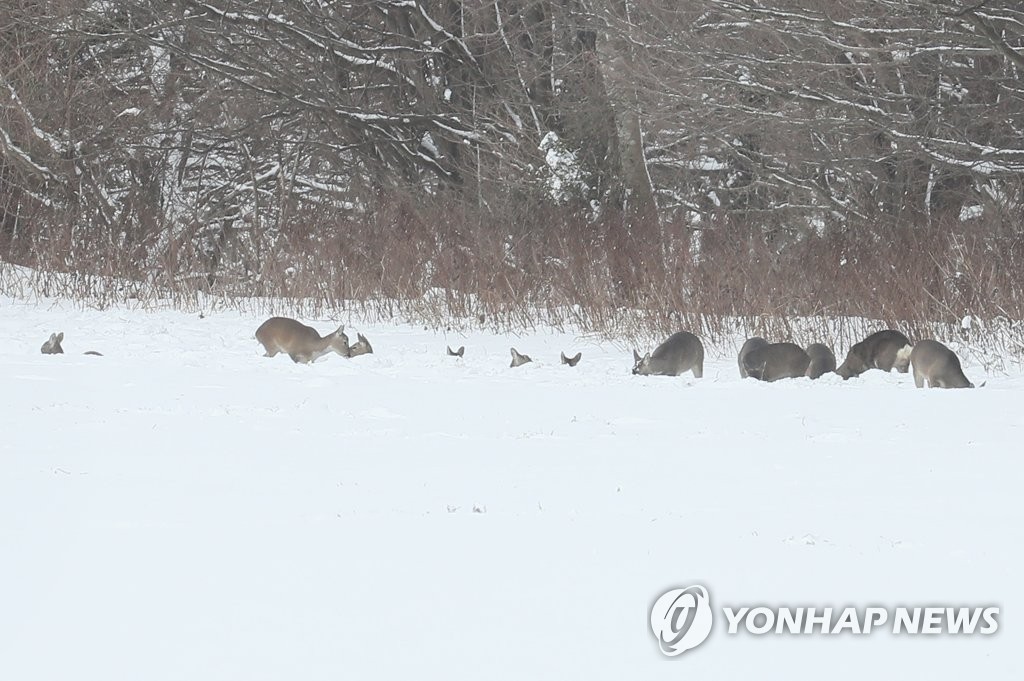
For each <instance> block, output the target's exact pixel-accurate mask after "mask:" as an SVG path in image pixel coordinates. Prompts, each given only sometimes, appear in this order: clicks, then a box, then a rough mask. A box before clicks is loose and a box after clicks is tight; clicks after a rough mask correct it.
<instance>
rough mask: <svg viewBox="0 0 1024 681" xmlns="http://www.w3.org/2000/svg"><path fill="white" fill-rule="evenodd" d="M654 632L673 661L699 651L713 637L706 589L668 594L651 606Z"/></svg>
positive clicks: (659, 643) (678, 590)
mask: <svg viewBox="0 0 1024 681" xmlns="http://www.w3.org/2000/svg"><path fill="white" fill-rule="evenodd" d="M651 631H652V632H654V637H655V638H657V639H658V648H659V649H660V650H661V652H662V653H664V654H665V655H668V656H669V657H675V656H676V655H681V654H683V653H685V652H686V651H687V650H692V649H693V648H696V647H697V646H699V645H700V644H701V643H703V642H704V640H705V639H707V637H708V635H709V634H710V633H711V599H710V597H709V596H708V590H707V589H705V588H704V587H703V586H699V585H695V586H688V587H686V588H685V589H671V590H670V591H666V592H665V593H663V594H662V595H661V596H659V597H658V600H656V601H655V602H654V605H652V606H651Z"/></svg>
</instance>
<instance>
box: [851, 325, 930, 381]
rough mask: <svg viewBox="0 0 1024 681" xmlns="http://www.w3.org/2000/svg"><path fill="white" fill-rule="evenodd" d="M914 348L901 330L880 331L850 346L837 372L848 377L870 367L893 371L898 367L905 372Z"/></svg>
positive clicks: (859, 373) (861, 372) (857, 374)
mask: <svg viewBox="0 0 1024 681" xmlns="http://www.w3.org/2000/svg"><path fill="white" fill-rule="evenodd" d="M912 349H913V346H911V345H910V341H909V340H907V337H906V336H904V335H903V334H902V333H900V332H899V331H893V330H891V329H888V330H885V331H878V332H876V333H873V334H871V335H870V336H868V337H867V338H865V339H864V340H862V341H861V342H860V343H857V344H856V345H854V346H853V347H852V348H850V352H849V353H847V355H846V360H845V361H844V362H843V363H842V364H841V365H839V368H838V369H836V373H837V374H839V375H840V376H842V377H843V378H844V379H847V378H853V377H854V376H860V375H861V374H863V373H864V372H865V371H867V370H868V369H881V370H882V371H892V368H893V367H896V370H897V371H899V372H900V373H901V374H905V373H907V369H908V368H909V367H910V351H911V350H912Z"/></svg>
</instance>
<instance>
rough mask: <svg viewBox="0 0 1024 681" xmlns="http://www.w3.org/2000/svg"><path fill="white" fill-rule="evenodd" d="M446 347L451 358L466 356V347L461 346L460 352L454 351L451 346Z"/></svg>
mask: <svg viewBox="0 0 1024 681" xmlns="http://www.w3.org/2000/svg"><path fill="white" fill-rule="evenodd" d="M446 347H447V348H448V356H449V357H462V356H463V355H465V354H466V346H465V345H460V346H459V349H458V350H452V346H450V345H448V346H446Z"/></svg>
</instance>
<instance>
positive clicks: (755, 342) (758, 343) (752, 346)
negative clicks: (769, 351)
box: [736, 336, 768, 378]
mask: <svg viewBox="0 0 1024 681" xmlns="http://www.w3.org/2000/svg"><path fill="white" fill-rule="evenodd" d="M765 345H768V341H766V340H765V339H764V338H761V337H760V336H754V337H753V338H748V339H747V340H746V342H745V343H744V344H743V347H742V348H740V354H739V357H737V358H736V362H737V363H738V364H739V365H740V378H746V377H747V368H746V367H745V366H743V360H744V358H746V356H747V355H749V354H750V351H751V350H756V349H757V348H760V347H763V346H765Z"/></svg>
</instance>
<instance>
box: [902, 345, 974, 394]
mask: <svg viewBox="0 0 1024 681" xmlns="http://www.w3.org/2000/svg"><path fill="white" fill-rule="evenodd" d="M910 363H911V365H913V367H914V384H915V385H916V386H917V387H918V388H923V387H924V383H925V381H928V387H929V388H973V387H974V384H973V383H971V382H970V381H968V380H967V377H966V376H965V375H964V370H963V369H962V368H961V367H960V358H959V357H957V356H956V353H955V352H953V351H952V350H950V349H949V348H947V347H946V346H945V345H943V344H942V343H940V342H939V341H934V340H923V341H918V343H917V345H915V346H914V349H913V351H912V352H911V353H910Z"/></svg>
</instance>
